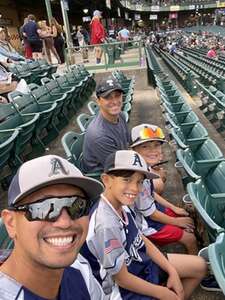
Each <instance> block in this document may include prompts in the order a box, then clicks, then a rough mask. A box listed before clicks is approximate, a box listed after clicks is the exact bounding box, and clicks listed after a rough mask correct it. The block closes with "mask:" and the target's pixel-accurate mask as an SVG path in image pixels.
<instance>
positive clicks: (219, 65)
mask: <svg viewBox="0 0 225 300" xmlns="http://www.w3.org/2000/svg"><path fill="white" fill-rule="evenodd" d="M182 51H183V52H184V53H185V55H186V56H188V57H191V58H194V59H196V60H197V61H199V62H201V63H203V64H205V66H206V67H207V66H209V67H210V68H212V70H214V71H216V72H218V73H219V74H220V75H221V76H224V75H225V71H224V66H225V63H224V62H223V61H219V60H215V59H211V58H208V57H206V55H204V56H203V55H199V53H194V52H192V51H189V48H182Z"/></svg>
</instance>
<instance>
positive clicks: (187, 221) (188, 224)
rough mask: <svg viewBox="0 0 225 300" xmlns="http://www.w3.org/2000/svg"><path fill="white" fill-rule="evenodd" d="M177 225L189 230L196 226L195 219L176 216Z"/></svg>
mask: <svg viewBox="0 0 225 300" xmlns="http://www.w3.org/2000/svg"><path fill="white" fill-rule="evenodd" d="M176 225H177V226H179V227H182V228H184V229H187V230H193V229H194V228H195V226H194V221H193V220H192V219H191V218H189V217H178V218H176Z"/></svg>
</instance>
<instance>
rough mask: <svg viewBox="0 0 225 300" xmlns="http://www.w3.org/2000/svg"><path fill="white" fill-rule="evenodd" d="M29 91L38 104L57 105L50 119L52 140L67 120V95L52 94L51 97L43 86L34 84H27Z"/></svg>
mask: <svg viewBox="0 0 225 300" xmlns="http://www.w3.org/2000/svg"><path fill="white" fill-rule="evenodd" d="M29 89H30V92H31V94H32V96H33V97H34V98H35V99H36V101H37V102H38V103H39V104H45V103H50V104H52V103H57V107H56V110H55V114H53V117H52V125H53V128H52V131H51V134H52V139H54V138H55V137H56V136H57V135H58V133H59V131H60V130H61V129H62V128H64V127H65V126H66V125H67V124H68V123H69V120H68V118H67V109H65V107H66V101H67V100H66V97H67V94H54V95H52V94H51V93H50V92H49V90H48V89H47V88H46V87H45V86H44V85H42V86H39V85H37V84H35V83H31V84H29Z"/></svg>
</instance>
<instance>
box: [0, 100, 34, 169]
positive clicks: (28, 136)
mask: <svg viewBox="0 0 225 300" xmlns="http://www.w3.org/2000/svg"><path fill="white" fill-rule="evenodd" d="M38 120H39V114H38V113H37V114H33V115H21V114H19V112H18V111H17V110H16V109H15V107H14V105H13V104H12V103H9V104H0V132H1V131H5V130H8V132H10V131H11V132H14V131H15V129H18V130H19V134H18V137H17V139H16V142H15V146H14V147H13V150H14V151H13V158H12V161H11V163H12V165H13V166H14V167H18V166H19V165H20V164H21V163H22V162H23V156H24V154H25V153H24V152H28V150H30V152H32V149H29V147H28V146H29V145H32V139H33V136H34V134H35V129H36V126H37V123H38ZM25 150H26V151H25Z"/></svg>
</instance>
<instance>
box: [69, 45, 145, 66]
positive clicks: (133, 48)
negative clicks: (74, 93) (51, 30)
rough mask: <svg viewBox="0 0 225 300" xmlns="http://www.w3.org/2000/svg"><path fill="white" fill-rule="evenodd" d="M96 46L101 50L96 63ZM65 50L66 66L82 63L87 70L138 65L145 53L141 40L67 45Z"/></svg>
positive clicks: (141, 62)
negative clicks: (77, 45)
mask: <svg viewBox="0 0 225 300" xmlns="http://www.w3.org/2000/svg"><path fill="white" fill-rule="evenodd" d="M96 47H100V48H101V50H102V58H101V63H99V64H97V63H96V58H95V50H96ZM65 52H66V64H67V67H68V68H69V66H70V65H71V64H84V65H85V68H86V69H88V70H97V69H105V70H107V69H110V68H118V67H120V68H121V67H130V66H139V65H142V64H143V61H144V55H145V54H144V48H143V41H142V40H138V41H128V42H109V43H104V44H100V45H87V46H83V47H80V46H79V47H68V48H67V49H66V50H65Z"/></svg>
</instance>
